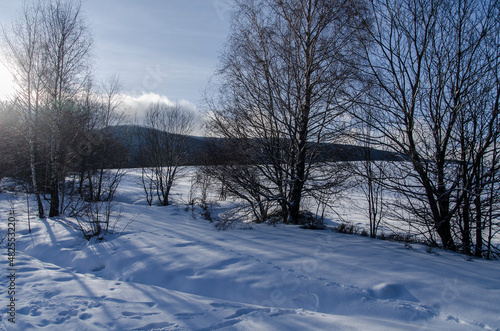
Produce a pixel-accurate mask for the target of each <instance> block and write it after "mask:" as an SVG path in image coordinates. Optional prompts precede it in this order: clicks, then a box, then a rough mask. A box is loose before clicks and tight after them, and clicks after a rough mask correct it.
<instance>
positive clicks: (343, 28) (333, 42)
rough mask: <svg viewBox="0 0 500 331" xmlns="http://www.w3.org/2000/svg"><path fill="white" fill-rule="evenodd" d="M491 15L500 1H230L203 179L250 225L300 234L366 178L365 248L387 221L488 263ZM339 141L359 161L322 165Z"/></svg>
mask: <svg viewBox="0 0 500 331" xmlns="http://www.w3.org/2000/svg"><path fill="white" fill-rule="evenodd" d="M498 17H500V3H499V2H498V1H479V0H467V1H450V0H429V1H419V0H404V1H395V0H394V1H393V0H373V1H348V0H346V1H313V0H299V1H287V0H279V1H278V0H260V1H248V0H238V1H236V6H235V12H234V15H233V20H232V26H231V28H232V29H231V33H230V36H229V39H228V43H227V46H226V49H225V51H224V53H223V55H222V57H221V66H220V70H219V71H218V73H217V75H216V76H215V79H214V82H215V83H216V84H215V85H216V87H215V88H214V90H213V91H211V92H212V94H211V95H210V96H209V98H208V102H207V106H208V107H207V108H208V113H209V118H210V123H209V129H210V130H211V132H212V133H213V134H214V135H216V136H218V137H225V138H227V139H226V140H225V141H224V142H223V143H221V142H217V143H216V144H215V145H214V146H213V147H212V148H213V149H214V151H213V153H215V155H218V156H219V159H222V160H224V161H223V162H219V163H218V165H217V166H216V167H207V169H206V172H207V173H209V174H210V175H211V176H213V177H215V178H217V179H218V180H219V181H220V182H221V183H223V187H224V189H225V191H226V192H228V193H229V194H232V195H233V196H236V197H238V198H240V199H241V200H242V201H244V202H246V204H247V207H248V210H249V211H250V212H251V213H253V217H254V219H256V220H258V221H265V220H266V219H268V217H269V215H273V216H276V215H279V217H281V219H282V221H284V222H291V223H299V222H300V218H301V210H302V206H303V203H304V201H305V199H308V198H314V199H316V200H317V202H321V201H325V200H328V199H332V196H335V195H336V194H338V193H339V191H342V187H343V185H344V184H345V183H346V178H345V174H346V171H347V173H350V174H353V175H356V176H359V177H358V178H362V179H363V183H362V188H363V192H364V193H365V195H366V198H367V200H368V203H369V212H368V215H369V219H370V235H371V236H373V237H375V236H376V233H377V229H378V227H379V225H380V223H381V222H382V217H392V218H398V219H399V220H402V221H404V222H405V223H406V224H409V226H410V228H413V229H414V231H416V232H417V233H419V234H421V235H423V236H424V237H425V238H426V239H427V241H428V242H430V243H432V244H435V245H441V246H442V247H444V248H445V249H450V250H460V251H462V252H464V253H466V254H474V255H476V256H486V257H491V254H498V248H495V246H494V245H493V243H492V240H493V238H494V236H495V235H496V234H497V233H498V231H499V227H498V220H499V207H500V205H499V192H500V190H499V189H500V182H499V165H500V163H499V161H500V157H499V152H498V137H499V135H500V126H499V121H500V120H499V111H500V110H499V104H500V76H499V72H500V71H499V64H500V37H499V36H500V20H499V19H498ZM347 136H349V137H350V139H355V140H356V141H358V142H359V144H360V145H361V146H363V147H365V149H364V150H365V151H366V153H368V155H365V156H366V157H365V160H366V161H365V162H363V163H360V164H358V165H357V166H356V167H343V166H342V164H341V163H340V162H335V163H328V162H326V161H325V160H324V159H322V158H321V157H320V155H322V148H323V146H324V145H322V143H326V142H328V143H332V142H336V141H342V140H343V139H345V138H346V137H347ZM373 147H376V148H380V149H383V150H386V151H392V152H395V153H396V154H397V155H400V162H391V163H390V166H387V162H386V163H384V162H380V160H378V161H375V160H374V159H373V158H372V156H371V155H369V153H370V151H371V150H372V148H373ZM384 192H388V193H390V195H391V199H388V201H384V199H383V197H384ZM325 197H326V198H327V199H325Z"/></svg>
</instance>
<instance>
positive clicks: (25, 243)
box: [0, 171, 500, 330]
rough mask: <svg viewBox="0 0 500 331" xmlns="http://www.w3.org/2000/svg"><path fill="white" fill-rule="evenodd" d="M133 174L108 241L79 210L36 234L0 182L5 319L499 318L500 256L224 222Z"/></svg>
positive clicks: (337, 325)
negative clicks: (155, 201) (12, 283)
mask: <svg viewBox="0 0 500 331" xmlns="http://www.w3.org/2000/svg"><path fill="white" fill-rule="evenodd" d="M137 176H138V172H134V171H131V172H130V173H129V174H128V175H127V177H126V180H125V181H124V182H123V185H122V186H121V188H120V192H119V195H118V198H117V199H118V202H119V203H118V207H121V208H123V219H122V221H121V223H119V224H118V226H117V229H121V228H123V226H124V225H125V224H126V223H127V221H128V220H129V219H132V218H135V221H134V222H133V223H131V224H130V225H129V226H128V227H127V228H126V229H125V231H124V232H123V233H122V234H121V235H118V234H115V235H108V236H106V237H105V239H104V240H103V241H95V240H92V241H91V242H87V241H85V240H84V239H82V237H81V234H80V233H79V232H78V231H77V230H75V229H73V228H72V227H71V226H70V225H71V224H72V223H73V222H74V220H72V219H71V218H61V219H58V220H55V219H47V220H43V221H40V220H35V221H33V224H32V228H33V232H32V233H31V234H28V231H27V221H26V220H27V217H26V206H25V200H24V199H25V197H23V196H18V197H16V196H14V195H12V194H7V193H3V194H0V220H1V222H0V224H1V225H0V229H1V230H2V231H1V232H2V233H5V230H6V228H7V225H6V223H7V218H8V211H9V209H10V208H11V207H10V202H13V203H14V205H15V208H16V212H17V213H18V214H17V219H18V221H17V222H18V223H17V228H16V243H17V252H16V260H15V261H16V268H18V270H17V272H16V295H15V297H16V319H15V321H16V323H15V324H13V323H11V322H9V321H8V318H9V316H8V314H7V308H6V305H7V304H8V302H9V301H8V300H9V298H10V296H9V295H8V293H7V292H8V282H9V279H8V278H7V277H4V276H3V275H7V274H8V270H7V269H8V268H9V265H8V261H7V256H6V255H7V249H6V241H4V242H3V243H2V245H1V246H2V256H3V257H2V261H3V262H1V263H0V270H1V274H2V278H1V281H0V300H1V305H2V306H3V307H4V308H3V309H2V314H1V315H0V329H6V330H31V329H42V330H43V329H45V330H104V329H107V330H500V263H499V262H494V261H483V260H472V261H466V260H465V259H464V257H463V256H461V255H458V254H454V253H448V252H443V251H439V250H435V251H434V252H435V253H433V254H429V253H427V252H426V249H425V248H424V247H421V246H419V245H413V246H412V247H405V246H404V245H403V244H400V243H391V242H386V241H380V240H373V239H369V238H365V237H359V236H349V235H342V234H337V233H334V232H331V231H310V230H302V229H300V228H297V227H294V226H276V227H272V226H267V225H260V226H254V227H253V229H234V230H230V231H224V232H220V231H217V230H215V229H214V227H213V224H211V223H209V222H208V221H206V220H204V219H203V218H202V217H200V216H199V215H198V214H197V213H196V211H195V213H194V217H193V213H192V212H191V210H186V208H185V207H184V206H183V205H181V204H179V205H178V206H168V207H156V206H153V207H149V206H147V205H146V204H145V203H144V199H143V197H142V191H141V187H140V186H138V185H137V184H136V183H137ZM188 190H189V184H188V181H185V182H184V183H183V185H180V186H178V187H177V191H176V192H175V193H176V196H174V200H177V201H182V200H185V199H186V197H187V195H188ZM2 237H3V236H2Z"/></svg>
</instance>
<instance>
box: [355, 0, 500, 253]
mask: <svg viewBox="0 0 500 331" xmlns="http://www.w3.org/2000/svg"><path fill="white" fill-rule="evenodd" d="M371 3H372V8H371V10H372V12H373V21H372V22H371V23H372V24H371V26H370V35H371V39H370V41H369V42H367V43H365V51H366V52H365V59H366V60H367V62H368V68H369V69H368V71H369V73H370V74H371V75H372V82H373V83H374V86H376V87H377V89H376V90H372V92H371V93H370V97H371V99H370V103H369V105H367V109H368V108H370V112H371V115H370V116H369V120H366V117H365V118H362V117H360V118H359V119H361V120H363V121H365V122H366V123H368V124H369V125H370V126H371V128H372V129H373V130H374V131H375V132H377V133H378V134H380V136H381V137H383V139H382V138H381V140H380V141H381V142H383V143H384V145H385V147H386V148H389V149H392V150H394V151H396V152H398V153H401V154H403V155H404V156H406V157H407V159H408V161H409V162H408V163H405V162H401V163H399V164H398V165H399V167H400V170H401V171H400V178H399V179H398V178H397V177H396V176H394V177H393V178H392V179H391V181H392V184H394V185H393V188H396V187H398V188H399V189H398V192H399V193H400V194H401V195H402V196H404V197H405V198H406V202H405V203H403V204H402V205H401V206H402V207H405V208H406V209H407V211H408V212H409V214H410V215H411V218H412V219H413V220H419V221H421V222H422V224H423V225H424V226H429V230H430V231H436V232H437V234H438V236H439V238H440V241H441V243H442V245H443V247H444V248H447V249H456V248H457V244H456V238H454V236H453V224H454V221H455V219H456V216H457V213H458V212H459V211H461V208H462V207H465V208H468V204H467V203H465V200H468V197H467V195H468V194H469V193H470V190H469V189H468V188H467V187H469V188H470V186H469V185H471V183H472V182H473V181H474V180H473V178H474V177H476V178H477V176H472V177H470V176H469V175H465V176H466V177H462V179H461V175H460V174H465V173H468V174H471V173H472V172H473V169H475V168H476V167H477V165H478V164H479V163H481V161H479V159H480V156H481V155H484V153H485V152H486V151H488V150H491V143H492V142H493V140H492V138H493V137H495V136H496V135H497V134H498V132H497V130H498V129H497V128H494V126H493V125H492V124H493V123H495V119H496V118H497V117H498V104H497V103H496V102H495V101H493V100H498V99H497V96H496V95H498V94H497V93H498V79H497V78H495V75H497V73H498V35H499V31H500V30H499V25H498V19H497V18H498V1H488V2H483V1H474V0H471V1H447V0H430V1H419V0H405V1H386V0H380V1H372V2H371ZM496 77H498V76H496ZM487 100H489V101H487ZM479 105H482V106H479ZM483 106H486V108H484V109H487V110H486V113H488V115H487V116H486V117H485V118H484V121H482V124H478V125H480V126H483V129H484V130H483V131H482V132H483V133H484V134H481V136H482V137H483V138H481V139H482V142H481V143H479V142H478V144H477V145H476V146H475V147H474V148H473V150H474V152H473V154H475V155H476V156H475V157H474V160H472V159H470V158H468V157H467V160H465V159H464V157H461V156H460V154H461V153H463V152H465V150H466V146H465V145H464V144H461V143H459V141H461V140H462V142H464V138H465V136H462V138H460V133H458V134H457V132H459V131H460V130H458V129H459V128H460V127H462V128H464V129H465V130H462V132H463V133H465V132H467V135H469V134H471V135H472V136H474V137H475V138H473V139H477V137H479V136H477V130H476V129H479V128H478V127H476V129H474V128H473V126H468V127H467V128H465V126H464V125H466V126H467V125H469V124H471V123H473V122H474V120H473V118H475V117H477V115H473V114H478V113H477V111H478V110H479V109H480V108H482V107H483ZM363 116H365V115H363ZM471 116H472V117H471ZM476 120H477V118H476ZM467 123H468V124H467ZM457 130H458V131H457ZM471 130H472V131H471ZM474 130H476V131H474ZM466 153H468V152H466ZM460 160H461V161H460ZM407 166H409V167H407ZM469 167H470V168H469ZM476 196H477V195H476ZM461 213H462V215H466V214H469V213H468V212H467V211H461ZM464 222H465V223H467V224H468V223H469V221H467V220H465V221H464ZM465 223H463V224H464V225H465ZM465 232H467V230H466V231H465ZM431 236H432V234H431ZM462 240H463V241H464V242H466V243H467V242H469V241H470V239H467V238H462ZM468 245H469V244H468V243H467V244H466V246H468Z"/></svg>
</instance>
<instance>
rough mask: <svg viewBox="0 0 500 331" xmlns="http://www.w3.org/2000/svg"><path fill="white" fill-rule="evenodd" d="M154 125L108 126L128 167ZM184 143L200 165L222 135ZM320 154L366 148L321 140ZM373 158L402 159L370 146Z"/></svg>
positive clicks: (357, 155)
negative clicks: (119, 146) (126, 160)
mask: <svg viewBox="0 0 500 331" xmlns="http://www.w3.org/2000/svg"><path fill="white" fill-rule="evenodd" d="M152 130H155V129H151V128H147V127H143V126H137V125H118V126H113V127H111V128H109V132H110V134H111V136H112V137H113V138H114V139H116V141H117V142H118V143H120V144H121V145H123V146H124V147H125V150H127V151H128V152H129V164H128V165H127V167H129V168H137V167H139V166H140V164H141V159H140V149H141V146H143V145H144V141H143V139H144V138H142V137H145V136H147V134H148V131H152ZM184 139H186V146H187V148H186V149H187V151H186V154H187V158H186V161H185V165H201V164H202V162H203V155H204V154H206V153H207V150H208V149H209V144H212V145H213V144H214V143H215V144H224V141H225V139H224V138H207V137H197V136H184ZM321 147H322V150H323V152H322V155H321V156H320V157H319V159H321V160H332V159H334V160H337V161H360V160H364V159H365V157H366V155H369V154H368V153H367V151H368V150H367V149H365V148H364V147H361V146H355V145H343V144H322V145H321ZM369 151H370V153H371V155H372V158H373V159H374V160H386V161H400V160H403V159H404V157H402V156H401V155H399V154H396V153H393V152H386V151H381V150H377V149H369Z"/></svg>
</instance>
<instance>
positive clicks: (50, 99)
mask: <svg viewBox="0 0 500 331" xmlns="http://www.w3.org/2000/svg"><path fill="white" fill-rule="evenodd" d="M4 36H5V38H4V39H5V41H6V45H7V51H8V53H9V54H8V58H9V61H10V62H11V63H10V66H9V67H10V68H12V71H13V75H14V77H15V80H16V82H17V86H18V93H17V95H16V101H17V104H18V107H19V110H20V112H21V114H22V116H23V121H24V123H25V125H26V132H27V133H26V140H27V143H28V145H29V159H30V168H31V186H32V187H33V190H34V192H35V195H36V197H37V201H38V210H39V216H40V217H43V216H44V214H45V213H44V209H43V204H42V202H41V198H40V192H39V189H40V188H42V190H43V191H45V188H48V193H49V196H50V198H49V200H50V210H49V216H57V215H59V213H60V196H59V195H60V186H61V184H63V183H64V174H63V170H64V157H63V146H62V145H63V143H64V142H63V139H65V140H67V137H63V131H64V130H65V131H66V132H67V133H68V132H71V130H67V127H66V128H65V127H64V126H67V125H68V124H70V123H71V121H68V119H69V118H71V117H73V118H75V117H78V116H79V115H77V114H72V113H74V112H77V110H78V109H77V107H76V102H75V100H74V98H75V96H76V95H77V94H78V93H79V92H80V91H81V89H82V87H83V86H84V82H85V80H86V78H87V74H88V72H89V70H90V63H89V56H90V50H91V47H92V37H91V35H90V30H89V27H88V26H87V24H86V22H85V20H84V18H83V16H82V13H81V3H80V2H77V1H63V0H51V1H36V2H34V3H33V4H25V5H24V7H23V10H22V11H21V12H20V14H19V16H18V18H17V20H16V21H14V23H13V24H12V27H11V29H10V30H8V31H7V32H6V30H5V29H4ZM43 125H47V127H45V128H43V130H41V127H42V126H43ZM37 132H40V134H41V133H45V132H48V133H49V135H48V136H47V137H46V138H48V140H47V142H48V150H47V154H46V155H48V157H47V158H46V159H43V160H42V159H40V158H39V157H38V156H37V152H38V151H42V150H43V147H44V146H39V144H40V143H41V142H42V139H41V137H40V136H39V135H38V133H37ZM70 140H73V139H70ZM42 163H44V164H45V165H44V166H45V167H46V168H47V169H46V170H47V173H48V174H49V176H48V179H47V180H48V181H49V183H48V185H45V183H43V184H40V183H39V182H38V178H39V177H41V176H39V174H38V170H37V168H38V167H39V166H40V164H42Z"/></svg>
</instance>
